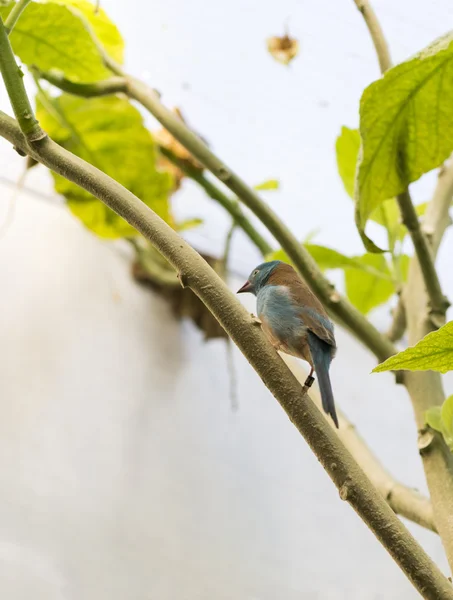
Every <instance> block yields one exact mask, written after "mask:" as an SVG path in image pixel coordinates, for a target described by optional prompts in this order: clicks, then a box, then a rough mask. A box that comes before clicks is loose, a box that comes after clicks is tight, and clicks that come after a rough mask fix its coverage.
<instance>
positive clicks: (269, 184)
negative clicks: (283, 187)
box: [253, 179, 280, 191]
mask: <svg viewBox="0 0 453 600" xmlns="http://www.w3.org/2000/svg"><path fill="white" fill-rule="evenodd" d="M253 187H254V188H255V190H258V191H267V190H278V188H279V187H280V182H279V181H278V180H277V179H268V180H267V181H263V183H259V184H258V185H255V186H253Z"/></svg>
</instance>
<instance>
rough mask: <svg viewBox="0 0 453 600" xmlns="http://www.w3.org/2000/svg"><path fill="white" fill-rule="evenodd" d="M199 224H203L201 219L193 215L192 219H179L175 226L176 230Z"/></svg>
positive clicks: (191, 227)
mask: <svg viewBox="0 0 453 600" xmlns="http://www.w3.org/2000/svg"><path fill="white" fill-rule="evenodd" d="M200 225H203V219H199V218H198V217H193V218H192V219H185V220H184V221H179V223H176V225H175V228H176V229H177V231H187V230H188V229H194V228H195V227H199V226H200Z"/></svg>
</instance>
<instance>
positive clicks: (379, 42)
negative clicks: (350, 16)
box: [354, 0, 392, 73]
mask: <svg viewBox="0 0 453 600" xmlns="http://www.w3.org/2000/svg"><path fill="white" fill-rule="evenodd" d="M354 2H355V4H356V6H357V8H358V9H359V11H360V12H361V13H362V16H363V19H364V21H365V23H366V26H367V27H368V31H369V32H370V36H371V39H372V40H373V44H374V48H375V50H376V54H377V57H378V61H379V68H380V70H381V73H385V71H387V69H390V67H391V66H392V61H391V58H390V52H389V48H388V45H387V40H386V39H385V36H384V32H383V31H382V27H381V24H380V23H379V21H378V18H377V17H376V14H375V12H374V10H373V8H372V6H371V4H370V3H369V2H368V1H367V0H354Z"/></svg>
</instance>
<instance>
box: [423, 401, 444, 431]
mask: <svg viewBox="0 0 453 600" xmlns="http://www.w3.org/2000/svg"><path fill="white" fill-rule="evenodd" d="M425 423H426V424H427V425H429V426H430V427H431V429H434V430H435V431H439V432H440V433H442V432H443V430H444V427H443V423H442V416H441V408H440V406H431V408H428V410H427V411H426V412H425Z"/></svg>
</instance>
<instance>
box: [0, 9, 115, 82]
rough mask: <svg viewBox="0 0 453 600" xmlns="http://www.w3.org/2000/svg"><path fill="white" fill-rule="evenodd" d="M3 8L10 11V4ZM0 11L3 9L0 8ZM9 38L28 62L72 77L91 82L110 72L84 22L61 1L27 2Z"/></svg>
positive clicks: (108, 74) (102, 77)
mask: <svg viewBox="0 0 453 600" xmlns="http://www.w3.org/2000/svg"><path fill="white" fill-rule="evenodd" d="M5 10H6V11H8V12H9V7H8V8H7V9H5ZM1 14H2V16H4V15H5V14H6V13H5V12H4V11H3V10H2V11H1ZM10 39H11V44H12V47H13V50H14V52H15V54H17V56H18V57H19V58H20V59H21V61H22V62H23V63H25V64H26V65H28V66H32V65H35V66H36V67H38V69H40V70H42V71H49V70H51V69H56V70H59V71H62V72H63V73H64V75H65V76H66V77H68V78H69V79H72V80H73V81H83V82H92V81H97V80H99V79H104V78H106V77H109V76H110V71H109V70H108V69H106V67H105V66H104V63H103V61H102V58H101V55H100V54H99V51H98V49H97V47H96V44H95V42H94V41H93V39H92V38H91V35H90V34H89V32H88V31H87V29H86V27H85V25H84V24H83V22H82V21H81V20H80V19H79V17H78V16H77V15H76V14H75V12H74V11H73V10H71V9H70V8H68V7H66V6H62V5H61V4H55V3H47V4H39V3H37V2H32V3H30V4H29V5H28V6H27V8H26V9H25V10H24V12H23V13H22V15H21V17H20V19H19V21H18V22H17V24H16V26H15V27H14V29H13V31H12V33H11V36H10Z"/></svg>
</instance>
